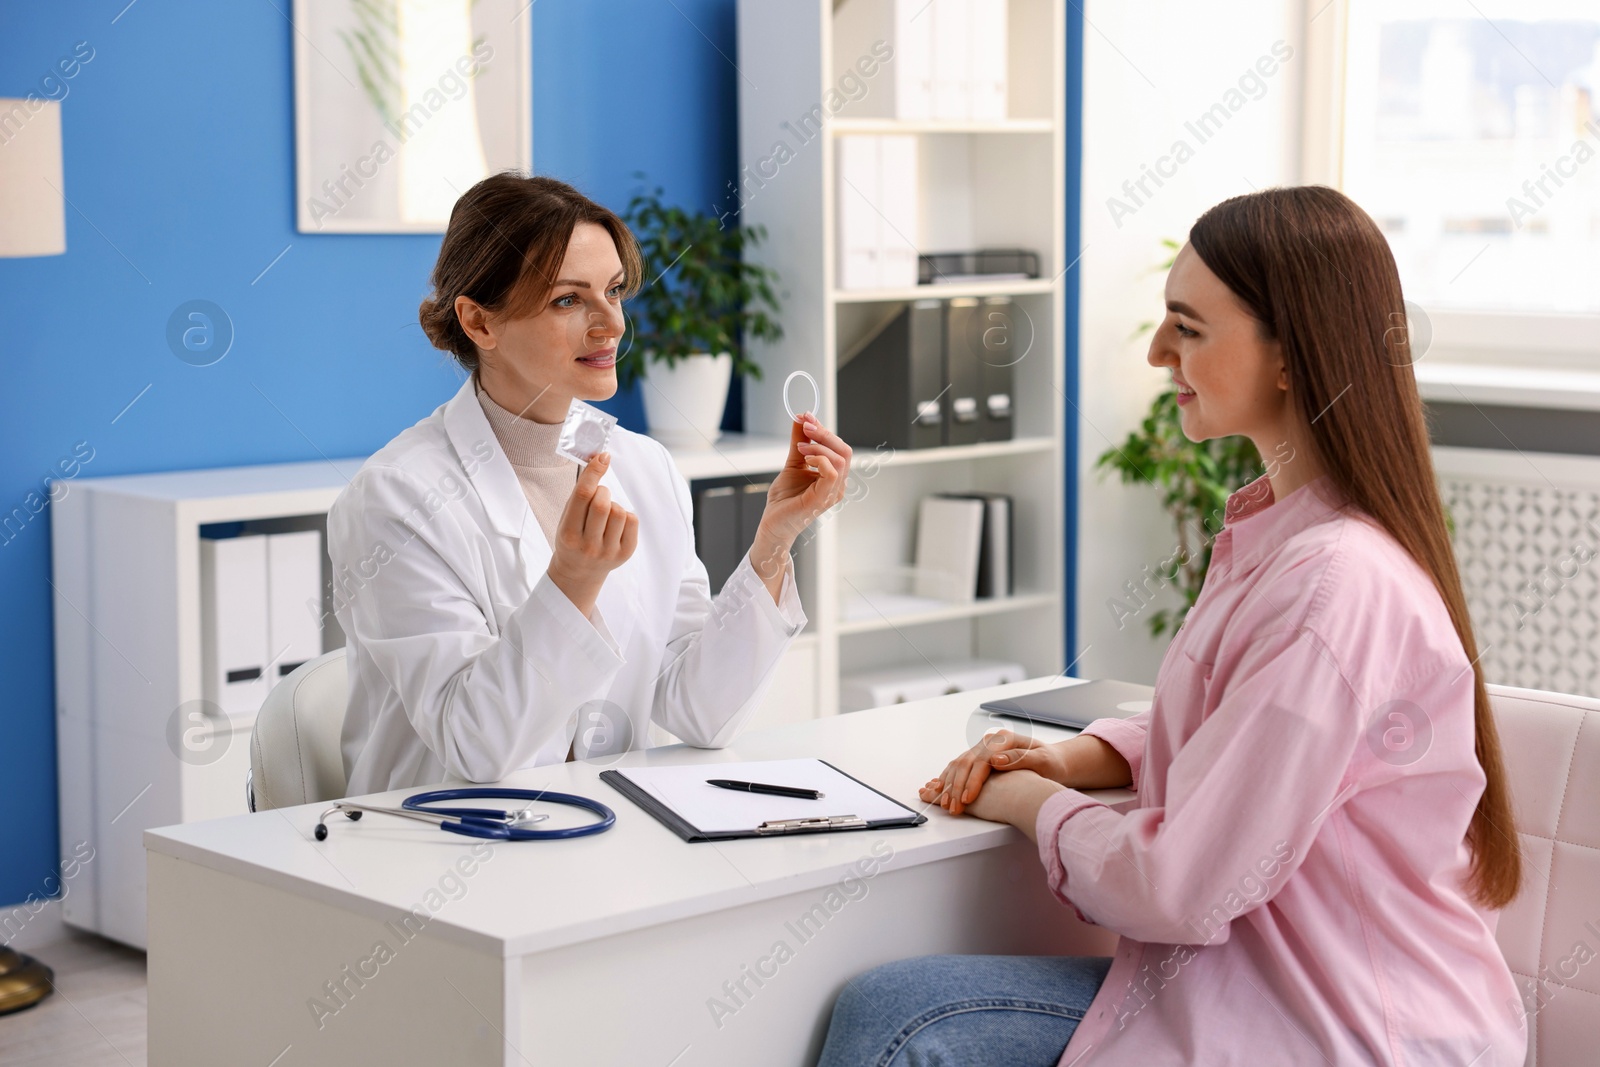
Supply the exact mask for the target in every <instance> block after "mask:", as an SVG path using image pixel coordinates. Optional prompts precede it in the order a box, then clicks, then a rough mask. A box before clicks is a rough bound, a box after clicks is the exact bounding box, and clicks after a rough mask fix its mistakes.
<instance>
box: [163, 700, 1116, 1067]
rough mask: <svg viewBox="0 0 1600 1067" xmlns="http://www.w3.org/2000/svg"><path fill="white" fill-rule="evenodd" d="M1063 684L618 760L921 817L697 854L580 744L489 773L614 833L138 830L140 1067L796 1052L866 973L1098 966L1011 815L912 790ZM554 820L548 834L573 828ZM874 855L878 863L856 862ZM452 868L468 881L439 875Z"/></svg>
mask: <svg viewBox="0 0 1600 1067" xmlns="http://www.w3.org/2000/svg"><path fill="white" fill-rule="evenodd" d="M1057 684H1068V683H1066V681H1065V680H1063V679H1059V678H1041V679H1034V680H1031V681H1027V682H1019V683H1016V684H1014V685H1009V686H1002V687H998V688H996V689H990V690H982V691H979V692H975V693H963V694H957V695H952V696H946V697H939V698H936V699H933V700H927V701H920V702H917V703H913V704H902V705H899V706H896V707H892V708H881V709H878V710H875V711H862V712H854V713H851V714H848V715H842V716H838V717H835V718H829V719H823V720H818V721H814V722H807V723H799V724H795V725H791V726H785V727H780V728H776V729H771V730H766V731H762V732H758V733H751V734H747V735H744V736H741V737H739V738H738V739H737V740H736V741H735V743H734V745H733V746H732V747H730V748H727V749H722V750H711V751H708V750H703V749H693V748H687V747H683V746H673V747H671V748H661V749H654V750H649V751H644V752H634V753H629V754H627V755H625V756H624V757H622V758H621V760H620V761H615V762H614V763H613V764H612V765H640V764H660V763H681V762H697V761H700V762H722V761H732V760H743V759H776V758H785V757H795V756H817V757H821V758H823V759H826V760H829V761H831V762H833V763H834V764H836V765H837V766H839V767H840V768H841V769H843V770H845V771H847V772H850V773H852V774H855V775H856V776H857V777H859V778H861V779H863V780H864V781H866V782H868V783H870V784H872V785H873V786H875V787H877V788H878V789H880V790H882V791H883V792H885V793H887V794H889V795H890V796H893V797H894V798H896V799H897V800H900V801H901V802H902V803H905V804H907V805H909V806H911V807H912V808H913V809H915V810H926V812H927V815H928V818H929V821H928V822H927V823H926V824H924V825H922V826H920V827H914V828H907V829H896V830H882V831H855V832H844V833H833V834H812V835H804V836H798V837H789V838H763V839H752V840H738V841H728V842H715V843H711V842H707V843H698V844H687V843H685V842H683V841H682V840H680V839H679V838H678V837H677V836H676V835H674V834H673V833H672V832H671V831H669V830H667V829H666V828H665V827H664V826H662V825H661V824H660V823H658V822H657V821H656V820H655V819H653V818H652V817H650V816H649V815H647V814H646V813H645V812H643V811H641V810H640V809H638V808H637V807H635V806H634V805H633V804H632V803H631V802H630V801H628V800H627V799H626V798H625V797H623V796H622V795H621V794H620V793H618V792H617V791H616V790H614V789H612V788H611V787H610V786H608V785H606V784H605V783H604V782H601V781H599V780H598V774H599V772H600V771H601V770H603V769H605V764H604V763H603V762H602V761H595V762H585V763H568V764H562V765H557V766H550V767H539V768H536V769H534V770H530V771H523V772H520V773H518V774H516V775H514V776H513V777H512V778H510V779H508V781H507V783H506V784H508V785H514V786H521V787H528V788H549V789H554V790H558V791H572V792H578V793H582V794H585V795H587V796H591V797H598V798H600V799H601V800H603V801H604V802H605V803H607V804H609V805H610V806H611V807H613V808H614V809H615V810H616V812H617V823H616V826H614V827H613V828H612V829H611V830H610V831H608V832H606V833H603V834H600V835H597V836H595V837H586V838H579V839H576V840H572V841H552V842H543V841H541V842H524V843H516V844H493V845H490V844H488V843H485V842H476V841H474V840H472V839H468V838H462V837H457V836H454V835H451V834H447V833H442V832H440V831H438V830H435V829H433V828H431V827H427V826H423V825H421V824H413V823H408V822H404V821H402V820H398V819H393V818H386V817H384V816H380V815H369V816H367V817H366V818H365V819H363V820H362V821H361V822H359V823H350V822H348V821H347V820H345V819H344V818H343V817H342V816H341V817H338V821H337V822H336V823H331V824H330V835H329V838H328V840H327V841H325V842H321V843H318V842H317V841H315V840H314V839H313V838H312V833H311V831H312V827H313V826H314V825H315V824H316V821H317V816H318V813H319V811H320V808H321V805H316V806H306V807H299V808H288V809H283V810H280V811H273V812H260V813H257V814H254V815H243V816H235V817H232V818H226V819H217V820H213V821H210V822H202V823H191V824H186V825H181V826H174V827H169V828H165V829H159V830H150V831H147V832H146V834H145V846H146V849H147V850H148V856H149V886H150V893H149V932H150V954H149V1005H150V1062H151V1063H159V1064H164V1065H178V1067H183V1065H189V1064H196V1065H200V1064H203V1065H206V1067H213V1065H221V1064H249V1065H251V1067H268V1065H269V1064H271V1065H276V1067H301V1065H306V1064H337V1065H339V1067H350V1065H352V1064H366V1063H371V1064H382V1065H384V1067H398V1065H401V1064H427V1065H430V1067H431V1065H436V1064H452V1065H468V1064H472V1065H476V1064H494V1065H503V1067H510V1065H515V1064H531V1065H536V1067H543V1065H545V1064H559V1065H563V1067H566V1065H576V1064H586V1065H587V1064H608V1065H609V1064H619V1065H624V1064H625V1065H628V1067H669V1065H670V1067H701V1065H707V1064H730V1065H740V1067H748V1065H753V1064H761V1065H763V1067H766V1065H780V1064H794V1065H801V1064H805V1065H809V1064H812V1063H814V1062H815V1059H816V1056H817V1054H818V1052H819V1051H820V1049H821V1045H822V1038H823V1035H824V1033H825V1032H826V1027H827V1021H828V1013H829V1011H830V1010H831V1007H832V1004H833V1001H834V998H835V997H836V996H837V994H838V992H839V990H840V989H841V988H842V987H843V985H844V983H845V981H846V980H847V979H849V978H850V977H851V976H852V975H854V974H857V973H859V972H860V971H863V970H865V969H867V968H869V967H872V966H875V965H876V964H879V963H883V962H886V961H888V960H892V959H898V958H902V957H906V956H915V955H922V954H926V953H937V952H958V953H1014V954H1027V953H1050V954H1068V953H1085V954H1097V955H1109V954H1110V953H1111V952H1112V951H1113V948H1114V945H1115V940H1116V939H1115V937H1114V935H1111V934H1110V933H1109V932H1108V931H1105V930H1102V929H1099V928H1097V927H1091V926H1087V925H1085V924H1083V923H1080V922H1078V921H1077V919H1076V917H1075V916H1074V915H1073V913H1072V910H1071V909H1070V908H1067V907H1065V906H1063V905H1061V904H1060V903H1058V902H1057V901H1055V900H1054V899H1053V898H1052V897H1051V896H1050V895H1049V893H1048V891H1047V889H1046V887H1045V884H1044V876H1043V873H1042V871H1041V870H1040V867H1039V862H1038V858H1037V854H1036V853H1035V851H1034V849H1033V846H1032V845H1031V843H1029V842H1028V841H1027V839H1026V838H1024V837H1023V836H1022V835H1021V834H1020V833H1019V832H1018V831H1016V830H1015V829H1013V828H1012V827H1009V826H1003V825H1000V824H996V823H987V822H983V821H981V820H978V819H974V818H971V817H968V816H961V817H952V816H949V815H947V814H946V813H945V812H944V811H943V810H942V809H940V808H938V807H926V806H925V805H923V804H922V803H921V801H920V800H919V799H918V798H917V795H916V791H917V788H918V787H919V786H920V785H921V784H922V783H923V782H925V781H927V780H928V779H929V778H930V777H933V776H934V775H935V774H936V773H937V772H938V771H939V770H940V769H941V768H943V766H944V764H945V763H946V762H947V761H948V760H949V758H950V757H952V756H954V755H955V754H956V753H957V752H959V751H960V750H961V749H962V748H963V747H965V746H966V745H967V744H968V743H969V738H975V737H977V736H978V735H980V734H981V733H982V732H983V731H984V729H986V728H988V727H989V726H992V725H998V724H1008V721H1007V720H1000V721H999V722H998V723H997V722H995V721H992V720H989V719H988V718H987V717H986V716H985V715H984V714H983V713H979V714H978V715H974V714H973V711H974V709H976V707H977V705H978V703H979V701H980V700H983V699H988V698H989V697H990V696H992V695H996V694H1001V693H1023V692H1031V691H1035V690H1038V689H1043V688H1048V687H1050V686H1052V685H1057ZM1039 733H1040V735H1041V736H1047V739H1049V740H1054V739H1056V738H1058V737H1065V736H1068V735H1069V731H1065V730H1061V731H1053V730H1048V728H1040V730H1039ZM408 792H409V791H408ZM403 795H405V794H404V793H403V792H400V793H387V794H380V796H381V797H382V798H384V800H385V801H386V802H390V803H394V802H398V800H399V799H400V798H401V797H402V796H403ZM1101 796H1102V797H1103V799H1105V800H1106V801H1107V802H1108V803H1130V804H1131V802H1132V800H1133V794H1132V793H1130V792H1128V791H1126V790H1111V791H1106V792H1104V793H1102V794H1101ZM551 810H554V811H556V812H557V813H558V814H556V815H555V817H554V818H553V819H552V820H551V822H550V823H549V824H548V825H560V824H561V823H558V821H557V820H563V819H569V818H570V821H571V822H573V823H576V822H580V821H584V820H586V819H587V818H589V816H588V814H587V813H586V812H581V811H577V810H576V809H573V810H572V814H571V815H570V817H569V816H568V815H567V814H566V811H567V809H564V808H552V809H551ZM474 847H476V849H477V854H479V855H483V854H485V853H486V854H487V858H485V859H484V860H483V861H482V862H481V863H479V862H476V861H474V860H473V857H474ZM884 856H887V859H886V860H882V861H880V862H879V863H878V866H877V867H876V869H875V870H873V871H872V874H871V876H870V877H868V878H859V875H858V874H857V873H855V872H852V870H851V868H852V866H853V865H854V864H856V863H857V861H859V860H862V859H867V860H869V861H872V860H878V859H879V857H884ZM463 859H466V860H468V861H469V862H468V863H467V864H466V866H468V867H470V868H471V872H472V873H471V874H470V876H464V875H462V874H461V873H460V872H459V870H458V869H457V867H456V866H454V865H456V864H457V863H458V861H461V860H463ZM857 870H858V871H859V868H858V869H857ZM847 879H848V880H847ZM430 890H431V891H434V892H435V894H436V896H434V897H433V898H432V899H431V900H430V899H429V897H428V896H427V894H428V893H429V891H430ZM452 897H453V898H452ZM418 906H420V907H421V909H422V910H421V912H420V915H422V916H423V917H425V918H426V920H427V921H426V922H425V923H424V922H420V921H418V920H416V919H413V923H414V924H415V926H416V927H418V929H417V930H416V931H415V932H411V933H409V934H408V936H409V937H410V940H403V939H402V937H401V936H399V934H398V933H397V931H398V929H399V926H400V921H401V919H402V918H403V917H404V916H405V915H406V914H407V913H408V912H411V911H412V909H413V908H414V907H418ZM808 915H809V916H810V918H809V919H806V918H805V917H806V916H808ZM379 942H383V943H384V946H385V948H384V949H383V950H379V949H378V944H379ZM346 968H348V970H347V969H346ZM341 984H342V986H343V992H342V993H341V994H340V996H339V997H338V998H336V997H335V996H333V995H332V993H331V992H330V990H332V989H333V988H334V986H337V985H341ZM740 985H742V987H743V989H742V991H741V990H740V989H739V988H738V987H739V986H740ZM315 999H320V1000H321V1001H322V1003H323V1008H322V1009H321V1010H320V1011H319V1010H318V1009H317V1008H315V1007H314V1004H313V1002H314V1000H315ZM718 1002H720V1003H721V1005H722V1008H720V1009H718V1008H717V1007H716V1005H717V1003H718ZM334 1009H337V1010H334ZM278 1057H281V1058H278Z"/></svg>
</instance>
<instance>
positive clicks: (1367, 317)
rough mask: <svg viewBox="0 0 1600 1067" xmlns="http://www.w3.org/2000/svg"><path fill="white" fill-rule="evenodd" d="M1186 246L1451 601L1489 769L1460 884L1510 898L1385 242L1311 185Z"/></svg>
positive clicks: (1493, 775)
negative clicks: (1276, 353)
mask: <svg viewBox="0 0 1600 1067" xmlns="http://www.w3.org/2000/svg"><path fill="white" fill-rule="evenodd" d="M1189 244H1190V246H1191V247H1192V248H1193V249H1194V251H1195V253H1196V254H1197V255H1198V256H1199V257H1200V259H1201V260H1202V261H1203V262H1204V263H1205V265H1206V266H1207V267H1209V268H1210V269H1211V272H1212V273H1213V274H1215V275H1216V276H1217V277H1218V278H1220V279H1221V280H1222V282H1223V284H1225V285H1226V286H1227V287H1228V288H1229V289H1231V290H1232V291H1233V293H1234V294H1235V295H1236V296H1238V298H1239V299H1240V300H1241V301H1243V302H1244V304H1245V305H1246V306H1247V307H1248V308H1249V309H1250V311H1251V313H1252V314H1253V315H1254V316H1255V318H1256V319H1257V320H1259V322H1260V323H1261V326H1262V329H1263V331H1264V333H1265V335H1266V336H1267V337H1269V338H1276V339H1277V340H1278V341H1279V342H1280V343H1281V344H1282V348H1283V358H1284V364H1285V369H1286V373H1287V377H1288V380H1289V395H1290V397H1291V401H1290V402H1291V403H1292V404H1293V405H1294V406H1295V408H1296V409H1297V410H1298V412H1299V413H1300V416H1301V420H1302V422H1303V423H1304V426H1305V428H1306V430H1307V431H1308V436H1309V439H1310V441H1311V444H1312V447H1313V448H1314V449H1315V451H1316V452H1317V454H1318V459H1319V460H1320V461H1321V463H1322V466H1323V468H1324V470H1325V472H1326V473H1327V475H1328V478H1329V480H1330V481H1332V482H1333V483H1334V485H1335V486H1336V487H1337V488H1338V489H1339V491H1340V492H1341V493H1342V494H1343V496H1344V499H1345V500H1347V501H1349V503H1350V504H1351V505H1353V506H1354V507H1355V508H1357V509H1359V510H1360V511H1363V512H1365V513H1366V514H1367V515H1368V516H1369V517H1371V518H1372V519H1373V520H1374V521H1375V522H1376V523H1377V524H1378V525H1379V526H1381V527H1382V528H1383V529H1384V530H1386V531H1388V533H1389V535H1390V536H1391V537H1393V538H1394V539H1395V540H1396V541H1398V542H1399V543H1400V545H1401V546H1402V547H1403V548H1404V549H1405V550H1406V551H1407V552H1408V553H1409V554H1410V555H1411V557H1412V558H1413V559H1415V560H1416V561H1417V563H1418V565H1420V566H1421V567H1422V569H1423V570H1424V571H1426V572H1427V573H1428V575H1429V577H1431V578H1432V579H1433V584H1434V586H1435V587H1436V588H1437V589H1438V590H1439V595H1440V597H1442V598H1443V600H1444V603H1445V607H1446V608H1448V609H1449V612H1450V619H1451V621H1452V622H1453V623H1454V624H1455V628H1456V633H1457V635H1459V636H1460V638H1461V648H1462V651H1464V652H1465V653H1466V655H1467V658H1468V659H1469V660H1470V661H1471V663H1472V668H1471V669H1472V672H1473V703H1474V706H1475V723H1476V739H1477V740H1476V746H1475V747H1476V750H1477V756H1478V763H1479V764H1480V765H1481V766H1482V767H1483V773H1484V777H1485V779H1486V781H1485V784H1484V788H1483V795H1482V796H1481V797H1480V798H1479V799H1478V807H1477V810H1476V811H1474V812H1473V815H1472V822H1471V824H1470V825H1469V826H1468V829H1467V843H1468V845H1469V847H1470V848H1471V850H1472V869H1471V872H1470V876H1469V878H1468V886H1469V889H1470V892H1471V894H1472V896H1473V897H1474V898H1475V899H1477V900H1478V902H1479V903H1480V904H1482V905H1483V906H1485V907H1490V908H1501V907H1504V906H1505V905H1507V904H1509V903H1510V902H1511V900H1512V899H1513V898H1514V897H1515V896H1516V895H1517V888H1518V886H1519V884H1520V881H1521V877H1522V858H1521V853H1520V852H1519V850H1518V847H1517V844H1516V831H1515V829H1514V827H1513V823H1512V816H1511V801H1510V792H1509V789H1508V788H1507V785H1506V776H1505V768H1504V765H1503V764H1502V762H1501V756H1500V739H1499V735H1498V734H1497V733H1496V731H1495V726H1494V717H1493V715H1492V713H1491V711H1490V708H1489V696H1488V693H1487V692H1486V691H1485V689H1484V687H1483V671H1482V668H1481V667H1480V666H1479V664H1478V645H1477V640H1476V639H1475V638H1474V636H1473V633H1472V620H1471V618H1469V617H1468V614H1467V601H1466V596H1465V594H1464V593H1463V592H1462V588H1461V576H1460V573H1459V572H1458V571H1457V569H1456V559H1455V553H1454V551H1453V550H1452V549H1451V546H1450V536H1449V532H1448V530H1447V528H1446V525H1445V516H1444V505H1443V504H1442V503H1441V502H1440V499H1439V489H1438V484H1437V483H1436V482H1435V481H1434V472H1433V457H1432V453H1431V452H1430V451H1429V446H1428V431H1427V426H1426V423H1425V421H1424V417H1423V412H1422V401H1421V398H1420V397H1419V396H1418V394H1417V382H1416V375H1415V373H1414V372H1413V371H1412V369H1411V365H1412V362H1413V361H1414V359H1415V358H1416V356H1414V355H1413V353H1412V351H1411V348H1410V343H1409V337H1408V333H1407V327H1406V317H1405V302H1404V299H1403V297H1402V295H1401V291H1400V274H1399V271H1398V270H1397V269H1396V268H1395V263H1394V256H1393V255H1392V254H1391V253H1390V251H1389V245H1388V242H1387V241H1385V240H1384V237H1383V234H1382V232H1381V231H1380V230H1379V229H1378V227H1377V224H1376V223H1374V222H1373V221H1372V219H1371V217H1370V216H1368V215H1367V213H1366V212H1365V211H1363V210H1361V208H1360V207H1358V206H1357V205H1356V204H1355V202H1354V201H1352V200H1351V199H1350V198H1349V197H1347V196H1345V195H1344V194H1343V193H1340V192H1338V191H1336V190H1334V189H1329V188H1327V187H1325V186H1316V185H1311V186H1299V187H1295V188H1285V189H1266V190H1263V191H1261V192H1256V193H1250V194H1247V195H1244V196H1236V197H1234V198H1233V199H1231V200H1225V201H1223V202H1222V203H1220V204H1218V205H1217V206H1216V207H1214V208H1212V209H1211V210H1209V211H1207V212H1206V213H1205V214H1204V215H1202V216H1200V218H1199V220H1198V221H1196V222H1195V224H1194V228H1193V229H1192V230H1190V231H1189ZM1418 355H1420V354H1418Z"/></svg>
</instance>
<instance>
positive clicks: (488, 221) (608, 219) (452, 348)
mask: <svg viewBox="0 0 1600 1067" xmlns="http://www.w3.org/2000/svg"><path fill="white" fill-rule="evenodd" d="M580 222H593V223H597V224H599V225H601V226H603V227H605V228H606V230H607V231H608V232H609V233H610V234H611V239H612V240H613V241H614V242H616V246H617V257H618V258H619V259H620V260H621V261H622V277H623V296H624V298H626V297H629V296H632V295H633V294H634V293H636V292H637V291H638V289H639V285H640V278H641V275H642V274H643V273H644V265H643V260H642V258H641V257H640V255H639V243H638V242H637V241H636V240H634V237H633V233H632V232H631V231H630V230H629V229H628V227H627V224H626V223H624V222H623V221H622V220H621V219H620V218H618V217H617V215H616V213H615V212H613V211H611V210H610V209H609V208H605V207H602V206H601V205H599V204H597V203H595V202H594V201H593V200H590V199H589V198H588V197H586V196H584V195H583V194H582V193H580V192H579V191H578V190H577V189H575V188H573V187H572V186H570V185H568V184H567V183H566V182H562V181H557V180H556V179H554V178H545V177H538V176H535V177H531V178H530V177H527V176H525V175H522V174H518V173H517V172H516V171H502V172H501V173H499V174H493V175H490V176H489V177H487V178H485V179H483V180H482V181H480V182H478V184H476V185H474V186H473V187H472V188H470V189H468V190H467V191H466V192H465V193H462V194H461V197H460V199H458V200H457V201H456V204H455V207H454V208H452V209H451V211H450V224H449V226H448V227H447V228H446V229H445V233H444V242H443V243H442V244H440V246H439V258H438V260H437V261H436V262H435V263H434V266H433V278H432V281H433V290H434V291H433V293H432V294H431V295H430V296H429V297H428V298H427V299H426V300H424V301H423V302H422V306H421V307H420V308H418V309H417V317H418V319H419V320H420V321H421V322H422V329H423V332H424V333H426V334H427V335H428V340H429V341H431V342H432V343H433V346H434V347H435V348H439V349H443V350H444V351H446V352H449V353H451V354H453V355H454V356H455V357H456V361H457V362H458V363H460V364H461V365H462V366H463V367H465V368H466V369H467V370H469V371H473V372H474V373H476V371H477V369H478V346H477V345H475V344H473V343H472V338H470V337H468V336H467V332H466V331H465V330H463V329H462V328H461V320H460V318H459V317H458V316H457V315H456V298H457V297H460V296H466V297H470V298H471V299H472V300H473V301H474V302H476V303H477V304H478V305H479V306H481V307H482V308H484V310H486V311H488V312H490V313H491V314H493V315H497V316H501V317H503V318H508V319H511V318H520V317H522V316H524V315H528V314H531V313H532V312H533V309H534V308H536V307H538V306H539V305H541V304H542V303H544V298H545V296H546V295H547V294H548V293H549V292H550V288H551V282H553V281H555V279H556V274H557V272H558V271H560V270H561V261H562V260H563V259H564V258H565V257H566V254H567V245H568V243H569V242H570V241H571V240H572V231H573V230H574V229H575V228H576V227H577V225H578V224H579V223H580Z"/></svg>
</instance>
